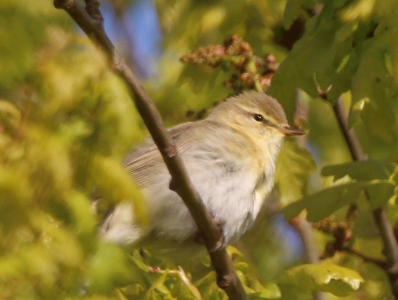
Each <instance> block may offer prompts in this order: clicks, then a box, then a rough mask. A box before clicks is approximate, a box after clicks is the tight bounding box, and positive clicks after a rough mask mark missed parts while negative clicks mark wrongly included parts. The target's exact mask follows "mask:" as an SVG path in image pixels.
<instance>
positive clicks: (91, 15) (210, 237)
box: [54, 0, 247, 299]
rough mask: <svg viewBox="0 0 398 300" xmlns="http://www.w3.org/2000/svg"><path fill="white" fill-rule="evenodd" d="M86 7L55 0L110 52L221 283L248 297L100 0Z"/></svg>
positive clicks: (89, 0)
mask: <svg viewBox="0 0 398 300" xmlns="http://www.w3.org/2000/svg"><path fill="white" fill-rule="evenodd" d="M85 2H86V8H84V7H83V6H82V5H80V4H79V3H77V1H75V0H54V6H55V7H56V8H58V9H63V10H65V11H66V12H67V13H68V14H69V15H70V16H71V17H72V18H73V20H74V21H75V22H76V23H77V24H78V25H79V26H80V27H81V29H83V31H84V32H85V33H86V34H87V36H88V37H89V38H90V39H91V40H92V41H93V42H94V43H95V44H96V45H97V46H99V47H100V48H101V49H102V50H103V51H104V52H105V54H106V55H107V57H108V59H109V61H110V65H111V67H112V68H113V70H114V71H115V73H116V74H118V75H119V76H120V77H121V78H122V79H123V80H124V81H125V83H126V84H127V86H128V87H129V89H130V92H131V94H132V96H133V100H134V103H135V106H136V108H137V110H138V112H139V113H140V115H141V117H142V119H143V120H144V122H145V125H146V126H147V128H148V130H149V132H150V134H151V136H152V138H153V140H154V142H155V143H156V145H157V147H158V148H159V151H160V152H161V154H162V156H163V160H164V162H165V164H166V166H167V168H168V170H169V172H170V174H171V177H172V181H173V186H174V190H175V191H176V192H177V193H178V195H179V196H180V197H181V198H182V199H183V201H184V203H185V205H186V206H187V207H188V209H189V211H190V213H191V215H192V217H193V218H194V220H195V222H196V224H197V226H198V228H199V230H200V232H201V233H202V235H203V237H204V238H205V241H206V246H207V249H208V252H209V255H210V257H211V260H212V263H213V266H214V269H215V271H216V273H217V283H218V285H219V287H220V288H222V289H224V290H225V292H226V293H227V294H228V296H229V298H230V299H246V298H247V296H246V294H245V292H244V289H243V286H242V284H241V282H240V281H239V278H238V276H237V274H236V272H235V270H234V268H233V266H232V262H231V259H230V258H229V256H228V254H227V251H226V249H225V247H221V245H222V240H223V239H222V233H221V232H220V229H219V227H218V225H217V224H216V223H215V221H214V220H213V218H212V216H211V215H210V213H209V212H208V210H207V209H206V207H205V205H204V204H203V202H202V200H201V198H200V196H199V194H198V193H197V191H196V190H195V188H194V186H193V184H192V182H191V181H190V179H189V177H188V174H187V171H186V169H185V167H184V165H183V162H182V160H181V158H180V157H179V156H178V153H177V148H176V146H175V144H174V141H173V140H172V139H171V137H170V136H169V134H168V133H167V130H166V128H165V127H164V124H163V121H162V118H161V116H160V114H159V112H158V111H157V109H156V107H155V105H154V104H153V102H152V100H151V98H150V97H149V95H148V93H147V92H146V91H145V90H144V88H143V87H142V86H141V84H140V83H139V81H138V80H137V78H136V77H135V76H134V74H133V73H132V72H131V70H130V68H129V67H128V66H127V64H126V63H125V62H124V60H123V58H122V57H121V56H120V55H119V54H118V53H117V51H116V50H115V47H114V46H113V44H112V42H111V41H110V39H109V37H108V36H107V34H106V33H105V30H104V27H103V18H102V15H101V13H100V11H99V3H98V1H97V0H86V1H85Z"/></svg>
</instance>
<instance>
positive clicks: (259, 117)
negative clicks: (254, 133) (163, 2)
mask: <svg viewBox="0 0 398 300" xmlns="http://www.w3.org/2000/svg"><path fill="white" fill-rule="evenodd" d="M253 118H254V120H256V121H257V122H262V121H263V120H264V117H263V116H262V115H260V114H255V115H254V116H253Z"/></svg>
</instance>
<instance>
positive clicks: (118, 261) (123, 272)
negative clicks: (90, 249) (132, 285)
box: [87, 243, 139, 293]
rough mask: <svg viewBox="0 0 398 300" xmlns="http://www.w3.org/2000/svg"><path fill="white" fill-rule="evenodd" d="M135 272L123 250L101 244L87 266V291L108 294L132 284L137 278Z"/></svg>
mask: <svg viewBox="0 0 398 300" xmlns="http://www.w3.org/2000/svg"><path fill="white" fill-rule="evenodd" d="M136 272H137V270H136V269H134V268H133V265H132V264H131V263H129V259H128V257H127V255H126V254H125V252H124V251H123V249H121V248H120V247H118V246H116V245H112V244H105V243H101V244H99V246H98V250H97V252H96V253H95V255H94V256H93V257H92V258H91V260H90V263H89V266H88V270H87V275H88V281H89V282H90V286H89V289H90V291H95V292H100V293H101V292H102V293H107V292H110V291H111V290H112V289H113V288H115V287H118V286H119V287H120V286H123V285H125V284H126V283H128V282H132V281H133V279H134V278H135V276H139V275H137V273H136Z"/></svg>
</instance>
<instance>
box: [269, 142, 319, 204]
mask: <svg viewBox="0 0 398 300" xmlns="http://www.w3.org/2000/svg"><path fill="white" fill-rule="evenodd" d="M315 169H316V167H315V162H314V160H313V158H312V155H311V153H309V152H308V151H307V150H306V149H304V148H303V147H300V146H299V145H297V143H296V142H295V141H286V142H285V143H284V145H283V147H282V149H281V152H280V154H279V157H278V160H277V163H276V174H275V182H276V186H277V187H278V191H279V194H280V199H281V201H282V203H284V204H287V203H291V202H292V201H294V200H296V199H299V198H301V197H303V195H305V193H306V192H307V187H308V180H309V176H310V174H312V173H313V172H314V171H315Z"/></svg>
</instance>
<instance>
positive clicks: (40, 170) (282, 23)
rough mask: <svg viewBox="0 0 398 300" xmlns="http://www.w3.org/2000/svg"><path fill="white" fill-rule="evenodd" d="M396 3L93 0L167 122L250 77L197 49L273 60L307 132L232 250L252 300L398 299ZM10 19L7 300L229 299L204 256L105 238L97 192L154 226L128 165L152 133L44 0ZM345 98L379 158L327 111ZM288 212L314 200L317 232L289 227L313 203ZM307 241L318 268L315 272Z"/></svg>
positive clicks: (4, 75) (0, 74) (6, 8)
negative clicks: (208, 60)
mask: <svg viewBox="0 0 398 300" xmlns="http://www.w3.org/2000/svg"><path fill="white" fill-rule="evenodd" d="M397 5H398V3H397V1H394V0H383V1H381V0H338V1H323V0H318V1H316V0H273V1H271V0H268V1H264V0H252V1H244V0H240V1H232V0H224V1H221V0H220V1H195V0H178V1H177V0H168V1H165V0H157V1H149V0H136V1H131V0H108V1H101V9H102V11H103V13H104V17H105V25H106V28H107V31H108V32H109V33H110V36H111V38H112V40H113V41H114V42H115V44H116V47H117V49H119V51H120V52H121V53H122V54H123V56H124V57H126V59H127V61H128V62H129V64H130V65H131V66H132V68H133V70H134V71H135V72H136V73H137V74H138V75H139V76H140V77H141V79H142V82H143V84H144V85H145V87H146V88H147V90H148V91H149V94H150V95H151V96H152V98H153V99H154V101H155V103H156V105H157V107H158V109H159V110H160V112H161V114H162V116H163V117H164V120H165V123H166V124H167V125H168V126H171V125H173V124H177V123H180V122H185V121H191V120H193V119H195V118H197V117H198V116H201V115H203V114H205V113H206V110H207V109H209V108H211V107H212V106H213V105H214V104H216V103H217V102H219V101H222V99H224V98H226V97H227V96H228V95H230V94H233V93H234V91H233V90H231V89H229V88H228V85H225V84H224V83H225V82H228V80H230V79H231V78H234V76H235V78H236V76H238V78H239V75H240V73H239V72H237V71H236V70H234V69H232V68H231V67H230V65H228V64H227V63H221V64H219V65H217V66H216V67H214V66H213V67H210V66H203V65H202V66H197V65H193V64H190V63H182V62H181V61H180V57H181V56H183V55H184V54H186V53H187V52H189V51H194V50H196V49H198V48H200V47H204V46H209V45H222V44H223V43H224V41H225V40H227V39H229V38H230V37H231V36H232V35H238V36H240V37H241V38H242V39H243V40H244V41H246V42H247V43H248V44H249V45H250V46H251V49H252V50H253V53H254V54H255V55H256V56H257V57H258V58H260V59H262V60H265V61H266V58H267V55H270V54H271V55H272V57H274V59H275V61H276V63H277V64H279V63H280V66H279V68H278V70H277V72H276V73H275V76H274V77H273V78H272V86H271V87H270V89H269V90H268V93H270V94H271V95H273V96H275V97H276V98H277V99H278V100H279V101H280V102H281V103H282V105H283V106H284V108H285V110H286V112H287V114H288V117H289V120H290V122H291V124H293V123H295V124H298V125H300V126H302V127H304V128H305V129H307V130H308V132H309V134H308V136H307V137H306V138H304V139H303V140H299V142H298V143H296V142H295V141H292V140H289V141H287V142H286V144H285V147H284V148H283V149H282V153H281V157H280V159H279V161H278V167H277V169H278V171H277V178H276V189H275V193H274V195H273V197H272V199H271V200H270V201H268V202H267V205H266V207H264V209H263V212H262V214H261V215H260V216H259V218H258V220H257V222H256V224H255V226H254V228H253V230H251V231H250V232H249V233H247V234H246V235H245V236H244V237H243V238H242V240H241V241H240V242H239V243H238V244H237V245H234V247H230V248H229V251H230V253H231V255H232V257H233V261H234V264H235V267H236V269H237V271H238V274H239V276H240V278H241V280H242V282H243V284H244V286H245V289H246V291H247V293H248V295H249V297H250V299H312V298H313V297H317V299H375V300H377V299H387V298H388V297H391V294H392V290H391V285H390V281H389V278H388V274H387V272H386V267H385V260H386V259H385V256H384V252H383V248H384V246H383V243H382V240H381V238H380V232H379V230H378V228H377V226H376V225H375V222H374V220H373V217H372V214H371V209H374V208H377V207H381V206H382V207H384V208H385V209H386V210H387V212H388V217H389V220H390V223H391V226H394V224H395V223H396V221H397V218H398V216H397V212H398V211H397V209H396V190H397V185H396V175H395V174H396V173H397V172H396V170H397V165H396V163H397V154H396V153H397V151H396V149H397V141H398V139H397V138H398V135H397V132H398V131H397V122H396V117H397V101H396V98H397V95H398V93H397V87H398V79H397V77H396V75H395V74H397V68H398V57H397V53H398V40H397V36H398V35H397V31H398V23H397V20H398V16H397V14H398V7H397ZM0 24H1V27H0V28H1V29H0V38H1V41H2V42H1V45H0V164H1V166H0V234H1V237H2V238H1V240H0V287H1V288H0V298H1V299H74V298H82V299H226V296H225V294H224V293H223V292H222V291H221V290H219V289H218V288H217V286H216V283H215V274H214V272H213V271H212V269H211V266H210V263H209V260H208V258H206V257H203V258H201V259H198V260H193V261H191V262H190V263H189V264H187V265H186V266H183V268H182V269H179V268H177V266H175V265H173V262H171V261H164V260H162V259H160V258H157V257H152V256H151V254H150V253H145V256H142V255H141V254H140V252H139V251H138V250H137V249H135V250H132V249H122V248H120V247H117V246H115V245H110V244H105V243H103V242H101V241H100V240H99V239H98V237H97V226H98V224H99V223H100V221H101V218H100V216H97V215H96V214H94V209H93V198H94V197H95V195H98V194H100V195H101V196H102V197H104V199H105V200H106V201H105V206H110V205H112V204H114V203H117V202H118V201H120V200H121V199H131V201H133V204H134V208H135V209H136V210H137V211H139V212H140V213H139V215H140V216H141V222H142V224H143V226H145V222H146V218H145V207H143V205H142V202H141V201H140V200H141V196H140V192H139V191H138V190H137V188H136V187H135V185H134V183H133V182H132V181H131V180H130V178H129V176H128V175H127V174H126V173H125V172H124V170H123V169H122V168H121V166H120V162H121V160H122V159H123V157H124V155H125V154H126V153H127V152H128V151H129V150H131V149H132V148H133V147H134V146H136V145H138V144H139V143H141V142H142V141H143V139H144V138H145V137H146V135H147V133H146V129H145V127H144V126H143V123H142V121H141V119H140V117H139V115H138V114H137V112H136V111H135V109H134V105H133V102H132V101H131V99H130V98H129V95H128V91H127V89H126V88H125V86H124V84H123V83H122V82H121V81H120V80H119V79H118V78H117V77H116V76H115V75H113V74H112V72H110V71H109V69H108V66H107V63H106V61H105V59H104V56H103V55H102V54H101V53H100V52H99V51H98V49H96V48H95V47H94V46H93V45H92V43H91V42H90V41H89V40H88V39H87V38H86V37H85V36H84V35H82V33H81V31H80V30H79V29H78V28H77V26H76V25H75V24H74V23H73V22H72V20H71V19H70V18H69V17H68V16H67V15H66V14H65V13H64V12H62V11H58V10H56V9H55V8H54V7H53V5H52V2H51V1H39V0H30V1H26V0H25V1H24V0H3V1H1V3H0ZM261 75H264V74H261ZM320 94H326V97H324V98H326V100H325V99H321V98H320V97H319V95H320ZM338 98H341V99H343V101H344V103H345V105H346V108H347V110H348V111H349V113H350V114H349V122H350V125H351V126H353V127H354V128H355V130H356V131H357V133H358V135H359V137H360V141H361V144H362V146H363V148H364V150H365V152H366V153H367V155H368V158H369V160H370V161H369V162H362V163H350V161H351V156H350V153H349V151H348V148H347V146H346V143H345V141H344V139H343V137H342V135H341V132H340V130H339V128H338V124H337V121H336V118H335V115H334V113H333V109H332V105H334V104H335V103H336V101H337V99H338ZM306 149H307V150H306ZM324 166H327V167H326V168H324ZM365 191H366V192H365ZM366 193H368V194H369V195H370V196H369V197H370V204H369V201H368V200H367V199H366ZM300 199H301V200H300ZM297 200H299V201H298V202H295V201H297ZM292 203H294V204H292ZM353 203H355V204H356V205H357V209H356V214H355V218H353V220H352V219H349V220H347V219H346V213H347V209H348V207H349V206H350V205H351V204H353ZM282 208H284V209H285V212H286V215H288V216H290V217H295V216H297V215H298V214H299V213H300V211H302V210H307V211H308V218H309V220H310V221H314V226H313V227H315V229H314V230H311V227H308V228H307V231H306V233H303V232H302V231H300V228H299V227H298V226H296V225H297V224H296V223H295V221H294V220H296V221H297V220H301V221H303V218H304V217H305V214H304V213H301V214H300V216H299V217H296V218H295V219H294V220H293V221H292V222H291V224H292V225H293V226H291V225H289V224H288V223H286V222H284V221H283V220H282V217H281V215H280V214H278V212H279V211H280V209H282ZM325 217H326V218H325ZM301 221H300V222H301ZM295 224H296V225H295ZM304 224H306V223H304ZM338 232H340V233H341V234H343V238H341V234H340V235H338ZM303 234H304V235H305V236H306V237H307V243H308V239H309V240H310V243H312V248H315V249H316V251H318V252H317V254H316V256H319V257H321V258H322V259H321V261H320V264H319V265H308V264H306V262H308V261H307V260H306V251H308V245H306V244H305V243H303V242H302V239H301V238H300V237H303ZM307 256H308V253H307ZM144 257H145V258H144ZM155 265H156V266H160V267H161V271H159V272H155V273H154V272H152V271H153V269H151V268H150V266H155ZM151 270H152V271H151ZM313 291H324V292H325V293H324V294H316V295H315V296H313Z"/></svg>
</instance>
